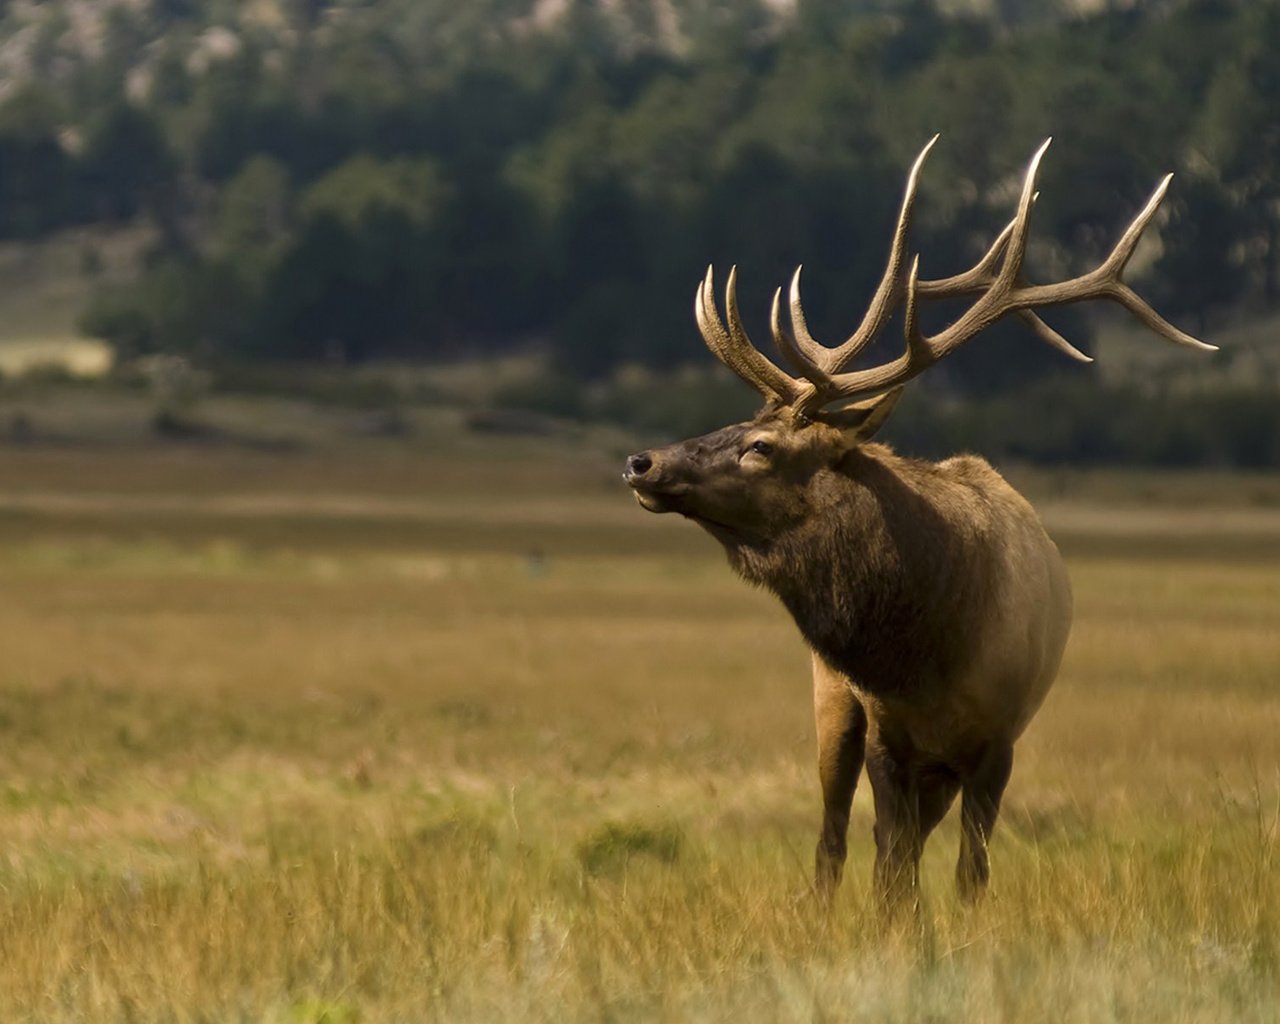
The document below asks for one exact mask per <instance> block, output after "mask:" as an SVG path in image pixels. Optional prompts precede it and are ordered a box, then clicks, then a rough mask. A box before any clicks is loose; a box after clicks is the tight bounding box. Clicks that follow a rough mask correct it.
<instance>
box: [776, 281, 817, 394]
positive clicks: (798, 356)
mask: <svg viewBox="0 0 1280 1024" xmlns="http://www.w3.org/2000/svg"><path fill="white" fill-rule="evenodd" d="M769 329H770V330H771V331H772V332H773V344H774V347H775V348H776V349H777V350H778V352H779V354H780V355H781V356H782V358H783V359H785V360H786V361H787V362H788V363H790V364H791V365H792V367H793V368H794V369H795V370H796V372H797V373H799V374H801V375H802V376H805V377H813V378H814V379H818V380H820V379H822V371H821V370H819V369H818V366H817V364H816V363H814V361H813V360H812V359H811V358H810V354H809V353H807V352H805V351H804V350H803V349H802V348H801V347H800V345H799V344H798V343H797V342H796V339H795V338H794V337H793V336H792V334H791V332H790V331H788V330H787V329H786V328H785V327H784V326H783V325H782V289H781V288H775V289H774V292H773V303H772V305H771V306H770V307H769Z"/></svg>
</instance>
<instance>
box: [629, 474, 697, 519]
mask: <svg viewBox="0 0 1280 1024" xmlns="http://www.w3.org/2000/svg"><path fill="white" fill-rule="evenodd" d="M627 485H628V486H629V487H630V488H631V489H632V490H633V491H635V494H636V502H637V503H638V504H639V505H640V507H641V508H642V509H644V510H645V511H646V512H657V513H663V512H679V513H681V514H682V515H688V513H687V512H685V510H684V509H683V508H681V507H680V506H681V501H680V499H681V498H682V497H683V496H684V495H685V494H687V493H688V490H689V489H688V488H687V487H675V488H671V489H670V490H661V489H658V488H655V487H646V486H644V485H643V484H642V483H641V482H640V481H639V480H638V479H631V478H628V479H627Z"/></svg>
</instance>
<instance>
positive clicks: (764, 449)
mask: <svg viewBox="0 0 1280 1024" xmlns="http://www.w3.org/2000/svg"><path fill="white" fill-rule="evenodd" d="M751 450H752V451H753V452H755V453H756V454H757V455H768V454H770V453H771V452H772V451H773V445H771V444H770V443H769V442H768V441H754V442H752V445H751Z"/></svg>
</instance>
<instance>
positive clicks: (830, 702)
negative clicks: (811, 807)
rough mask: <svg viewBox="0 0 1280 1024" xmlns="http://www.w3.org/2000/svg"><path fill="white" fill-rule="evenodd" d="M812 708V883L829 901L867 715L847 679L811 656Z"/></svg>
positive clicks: (841, 863) (843, 851)
mask: <svg viewBox="0 0 1280 1024" xmlns="http://www.w3.org/2000/svg"><path fill="white" fill-rule="evenodd" d="M813 711H814V719H815V721H816V723H817V727H818V779H819V781H820V782H821V784H822V833H821V835H820V836H819V837H818V849H817V852H816V854H815V857H814V887H815V889H816V891H817V893H818V896H819V898H821V899H822V900H824V901H830V899H831V897H832V895H833V894H834V893H835V890H836V887H837V886H839V884H840V876H841V875H842V874H843V872H844V861H845V855H846V851H847V841H846V837H847V835H848V832H849V808H850V807H851V806H852V804H853V791H854V789H855V788H856V787H857V784H858V775H859V774H860V773H861V772H862V762H863V757H864V755H865V751H866V738H867V715H866V712H865V710H864V709H863V707H862V704H861V702H860V701H859V700H858V698H857V695H856V694H855V693H854V692H853V687H852V686H851V685H850V684H849V680H848V679H847V678H846V677H845V676H843V675H842V674H841V673H839V672H836V671H835V670H834V669H832V668H831V667H830V666H829V665H827V664H826V663H824V662H823V661H822V659H820V658H819V657H818V656H817V655H816V654H815V655H814V657H813Z"/></svg>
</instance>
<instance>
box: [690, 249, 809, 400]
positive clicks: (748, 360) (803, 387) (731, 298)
mask: <svg viewBox="0 0 1280 1024" xmlns="http://www.w3.org/2000/svg"><path fill="white" fill-rule="evenodd" d="M737 269H738V268H737V267H734V268H733V269H731V270H730V271H729V280H728V282H727V284H726V287H725V312H726V315H727V316H728V320H729V327H728V328H727V329H726V328H725V325H724V322H723V321H722V320H721V319H720V313H719V311H718V310H717V308H716V300H715V286H714V272H713V270H712V268H711V267H708V268H707V274H706V277H704V278H703V280H702V283H701V285H700V286H699V287H698V291H697V294H696V295H695V297H694V316H695V317H696V319H697V322H698V329H699V330H700V331H701V332H702V339H703V341H705V342H706V343H707V347H708V348H709V349H711V351H712V353H713V354H714V355H715V356H716V358H717V359H719V360H720V361H721V362H722V363H724V364H725V366H727V367H729V369H731V370H732V371H733V372H734V373H736V374H737V375H738V376H739V377H741V378H742V379H743V380H744V381H746V382H747V383H748V384H750V385H751V386H752V387H753V388H755V389H756V390H757V391H759V392H760V394H762V395H763V396H764V397H765V398H766V399H778V400H780V401H782V402H783V403H785V404H787V405H792V404H795V402H796V401H797V400H798V399H800V398H801V397H802V396H804V395H805V393H806V391H811V390H812V386H811V385H808V384H806V383H804V382H802V381H798V380H796V379H795V378H794V377H790V376H788V375H787V374H785V373H783V372H782V371H781V370H780V369H778V367H777V366H775V365H774V364H773V363H772V362H770V361H769V359H768V357H767V356H765V355H764V354H763V353H762V352H760V350H759V349H757V348H756V347H755V346H754V345H753V344H752V343H751V339H750V338H749V337H748V336H747V332H746V330H745V329H744V328H743V326H742V318H741V316H740V315H739V313H738V295H737V285H738V275H737Z"/></svg>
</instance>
